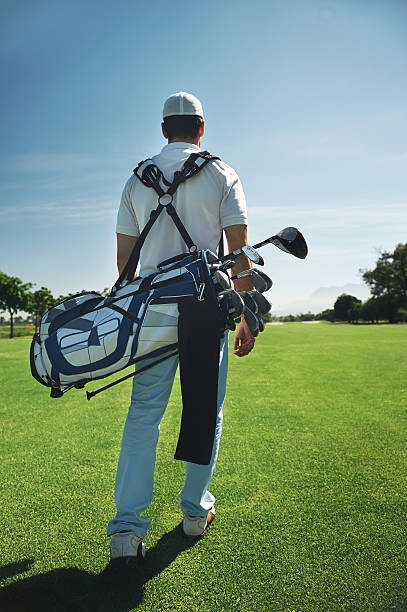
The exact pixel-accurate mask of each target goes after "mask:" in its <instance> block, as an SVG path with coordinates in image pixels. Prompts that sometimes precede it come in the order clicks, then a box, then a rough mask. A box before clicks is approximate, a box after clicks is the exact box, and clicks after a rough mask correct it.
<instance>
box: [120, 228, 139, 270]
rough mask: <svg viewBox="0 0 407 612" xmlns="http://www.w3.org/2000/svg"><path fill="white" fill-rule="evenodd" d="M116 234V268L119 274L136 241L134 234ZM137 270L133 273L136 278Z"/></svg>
mask: <svg viewBox="0 0 407 612" xmlns="http://www.w3.org/2000/svg"><path fill="white" fill-rule="evenodd" d="M116 236H117V269H118V271H119V276H120V274H121V273H122V272H123V268H124V266H125V265H126V263H127V262H128V259H129V257H130V255H131V252H132V250H133V249H134V245H135V244H136V242H137V237H136V236H126V234H116ZM136 276H137V272H136V273H135V275H134V278H136Z"/></svg>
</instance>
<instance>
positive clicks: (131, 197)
mask: <svg viewBox="0 0 407 612" xmlns="http://www.w3.org/2000/svg"><path fill="white" fill-rule="evenodd" d="M199 150H200V149H199V147H197V146H196V145H193V144H190V143H186V142H173V143H171V144H168V145H166V146H165V147H164V148H163V149H162V151H161V153H159V154H158V155H155V156H154V157H153V158H152V161H153V162H154V163H155V164H156V165H157V166H158V167H159V169H160V170H161V172H162V173H163V175H164V177H165V179H166V180H167V181H172V180H173V178H174V172H175V171H176V170H180V169H181V168H182V166H183V164H184V162H185V160H186V159H187V158H188V157H189V156H190V154H191V153H195V152H196V151H199ZM163 187H164V189H167V188H166V187H165V186H163ZM157 205H158V196H157V193H156V192H155V191H154V189H150V188H149V187H146V186H145V185H143V184H142V183H141V181H140V180H139V179H138V178H137V177H136V176H135V175H134V174H132V176H131V177H130V178H129V180H128V181H127V183H126V185H125V187H124V190H123V193H122V198H121V202H120V207H119V212H118V215H117V225H116V232H117V233H118V234H126V235H127V236H139V235H140V233H141V231H142V229H143V228H144V226H145V225H146V223H147V222H148V220H149V218H150V213H151V211H152V210H154V209H155V208H156V207H157ZM173 205H174V207H175V209H176V211H177V213H178V215H179V217H180V219H181V221H182V223H183V224H184V225H185V228H186V229H187V231H188V233H189V235H190V236H191V238H192V240H193V241H194V243H195V244H196V245H197V247H198V249H199V250H200V249H210V250H211V251H214V252H216V250H217V248H218V244H219V241H220V237H221V232H222V228H224V227H228V226H229V225H236V224H242V225H247V214H246V200H245V196H244V193H243V188H242V184H241V182H240V179H239V177H238V176H237V174H236V172H235V171H234V170H233V168H231V167H230V166H228V165H227V164H225V163H224V162H222V161H218V160H215V161H211V162H209V163H208V164H207V165H206V166H205V167H204V168H203V169H202V170H201V171H200V172H199V174H197V176H194V177H193V178H190V179H188V180H187V181H186V182H185V183H182V184H181V185H179V187H178V189H177V191H176V193H175V195H174V200H173ZM187 251H188V249H187V246H186V244H185V242H184V241H183V239H182V237H181V235H180V233H179V231H178V230H177V228H176V227H175V224H174V222H173V220H172V219H171V217H170V216H169V215H168V214H167V213H166V211H165V210H163V211H162V212H161V214H160V216H159V217H158V219H157V220H156V222H155V223H154V225H153V227H152V228H151V230H150V232H149V234H148V236H147V238H146V241H145V243H144V246H143V248H142V250H141V255H140V271H139V274H140V276H146V275H147V274H151V273H153V272H156V271H157V267H156V266H157V264H158V263H160V262H161V261H163V260H164V259H168V258H169V257H173V256H174V255H178V254H179V253H182V252H187Z"/></svg>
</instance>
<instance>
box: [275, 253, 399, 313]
mask: <svg viewBox="0 0 407 612" xmlns="http://www.w3.org/2000/svg"><path fill="white" fill-rule="evenodd" d="M359 272H360V274H361V276H362V278H363V280H364V281H365V283H366V284H367V285H369V287H370V293H371V297H370V298H369V299H368V300H366V301H365V302H362V300H359V299H358V298H357V297H355V296H354V295H349V294H346V293H343V294H342V295H340V296H339V297H338V298H337V299H336V301H335V304H334V306H333V308H327V309H326V310H324V311H322V312H320V313H318V314H312V313H311V312H308V313H306V314H303V313H302V314H299V315H285V316H283V317H278V319H279V320H280V321H314V320H315V321H330V322H332V323H333V322H335V321H347V322H348V323H358V322H359V321H363V322H366V323H379V322H380V321H388V322H389V323H398V322H405V321H407V244H401V243H400V244H398V245H397V246H396V248H395V249H394V251H393V252H392V253H390V252H388V251H383V252H381V253H380V256H379V259H378V260H377V262H376V266H375V268H374V269H373V270H359Z"/></svg>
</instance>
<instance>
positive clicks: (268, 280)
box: [256, 270, 273, 293]
mask: <svg viewBox="0 0 407 612" xmlns="http://www.w3.org/2000/svg"><path fill="white" fill-rule="evenodd" d="M256 272H257V274H258V275H259V276H261V278H262V279H263V280H264V282H265V283H266V289H265V291H268V290H269V289H271V288H272V286H273V281H272V280H271V278H270V277H269V276H267V274H265V273H264V272H263V270H256ZM263 293H264V292H263Z"/></svg>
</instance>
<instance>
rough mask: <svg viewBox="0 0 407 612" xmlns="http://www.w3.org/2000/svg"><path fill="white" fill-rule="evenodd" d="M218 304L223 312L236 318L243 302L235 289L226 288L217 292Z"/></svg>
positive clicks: (242, 307) (240, 313)
mask: <svg viewBox="0 0 407 612" xmlns="http://www.w3.org/2000/svg"><path fill="white" fill-rule="evenodd" d="M218 299H219V305H220V307H221V308H222V310H223V312H224V313H225V314H226V315H228V316H231V317H232V319H238V318H239V317H240V316H241V315H242V313H243V309H244V307H245V305H244V302H243V300H242V298H241V297H240V295H239V294H238V292H237V291H235V290H234V289H226V290H225V291H221V292H220V293H219V294H218Z"/></svg>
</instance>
